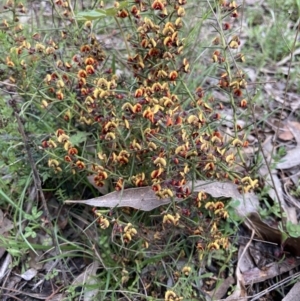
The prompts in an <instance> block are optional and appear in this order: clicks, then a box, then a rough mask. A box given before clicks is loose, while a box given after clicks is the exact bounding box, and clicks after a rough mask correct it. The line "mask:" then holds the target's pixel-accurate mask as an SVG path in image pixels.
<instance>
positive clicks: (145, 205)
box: [65, 181, 259, 217]
mask: <svg viewBox="0 0 300 301" xmlns="http://www.w3.org/2000/svg"><path fill="white" fill-rule="evenodd" d="M186 187H188V188H189V189H191V191H193V192H194V193H197V192H200V191H203V192H205V193H207V194H209V195H211V196H212V197H215V198H220V197H224V198H231V199H234V200H238V201H239V202H240V205H239V206H238V207H237V208H236V210H237V212H238V214H239V215H240V216H242V217H244V216H246V215H247V214H249V213H251V212H256V211H257V208H258V203H259V202H258V198H257V196H256V195H255V194H254V193H247V194H244V195H242V194H241V193H240V192H239V190H238V187H237V185H235V184H233V183H230V182H228V183H225V182H210V181H196V182H195V183H188V184H187V185H186ZM174 201H175V202H181V201H183V200H182V199H178V198H174ZM171 202H172V199H171V198H165V199H159V198H158V197H157V196H156V195H155V192H154V191H153V190H152V188H151V186H147V187H139V188H129V189H125V190H123V191H114V192H111V193H109V194H106V195H104V196H100V197H96V198H92V199H89V200H67V201H65V203H67V204H86V205H89V206H93V207H108V208H114V207H131V208H135V209H138V210H142V211H151V210H152V209H154V208H157V207H160V206H163V205H166V204H169V203H171Z"/></svg>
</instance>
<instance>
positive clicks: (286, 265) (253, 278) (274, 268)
mask: <svg viewBox="0 0 300 301" xmlns="http://www.w3.org/2000/svg"><path fill="white" fill-rule="evenodd" d="M299 265H300V259H294V260H291V259H289V258H287V259H285V260H283V261H281V262H279V263H278V262H273V263H271V264H270V265H268V266H267V267H266V268H265V269H264V270H260V269H259V268H254V269H251V270H249V271H247V272H245V273H243V276H244V280H245V284H246V285H249V284H254V283H259V282H264V281H266V280H267V279H270V278H274V277H276V276H278V275H281V274H283V273H286V272H288V271H290V270H292V269H294V268H295V267H297V266H299Z"/></svg>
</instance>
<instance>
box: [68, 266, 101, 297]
mask: <svg viewBox="0 0 300 301" xmlns="http://www.w3.org/2000/svg"><path fill="white" fill-rule="evenodd" d="M98 267H99V262H98V261H93V262H92V263H91V264H90V265H89V266H88V267H87V268H86V269H85V270H84V271H83V272H82V273H81V274H79V275H78V276H77V277H76V278H75V279H74V281H73V282H72V285H74V286H83V285H84V284H87V285H88V286H92V285H95V284H96V279H95V276H96V273H97V270H98ZM98 291H99V289H93V290H89V291H88V290H87V291H85V292H84V301H92V300H95V296H96V295H97V293H98Z"/></svg>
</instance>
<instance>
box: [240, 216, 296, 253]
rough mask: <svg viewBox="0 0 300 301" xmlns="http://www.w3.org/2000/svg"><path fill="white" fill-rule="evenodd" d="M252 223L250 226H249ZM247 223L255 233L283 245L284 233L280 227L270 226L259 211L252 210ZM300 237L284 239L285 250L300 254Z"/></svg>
mask: <svg viewBox="0 0 300 301" xmlns="http://www.w3.org/2000/svg"><path fill="white" fill-rule="evenodd" d="M249 224H250V226H249ZM246 225H247V226H248V227H249V228H250V229H254V230H255V233H256V234H257V235H258V236H259V237H261V238H263V239H264V240H266V241H268V242H272V243H276V244H277V245H279V246H281V245H282V243H283V241H282V233H281V231H280V230H279V229H278V227H277V226H274V227H272V226H270V225H268V224H267V223H265V222H263V221H262V220H261V218H260V216H259V214H258V213H254V212H252V213H251V214H250V215H249V216H248V217H247V223H246ZM299 246H300V237H297V238H296V237H288V238H287V239H286V240H285V241H284V251H287V252H288V253H290V254H292V255H293V256H300V249H299Z"/></svg>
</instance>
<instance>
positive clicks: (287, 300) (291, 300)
mask: <svg viewBox="0 0 300 301" xmlns="http://www.w3.org/2000/svg"><path fill="white" fill-rule="evenodd" d="M299 296H300V282H296V283H295V285H294V286H293V287H292V289H291V290H290V291H289V293H288V294H287V295H286V296H285V297H284V298H283V299H282V301H295V300H298V299H299Z"/></svg>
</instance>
